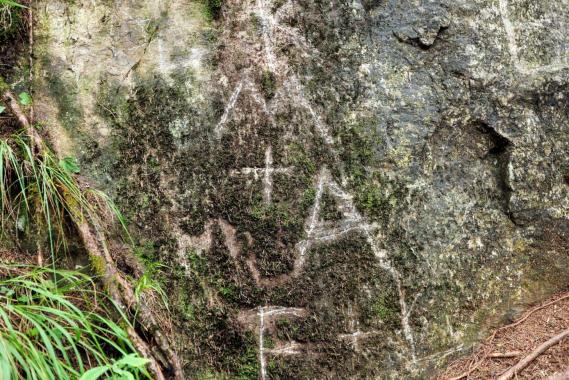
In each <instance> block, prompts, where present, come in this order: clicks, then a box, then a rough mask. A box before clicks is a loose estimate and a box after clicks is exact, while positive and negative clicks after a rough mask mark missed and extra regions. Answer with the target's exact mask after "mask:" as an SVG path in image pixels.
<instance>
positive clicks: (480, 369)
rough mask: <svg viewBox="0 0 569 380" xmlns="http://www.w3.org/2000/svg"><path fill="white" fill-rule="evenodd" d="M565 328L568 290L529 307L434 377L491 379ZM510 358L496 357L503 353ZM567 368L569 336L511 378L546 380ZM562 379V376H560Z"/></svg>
mask: <svg viewBox="0 0 569 380" xmlns="http://www.w3.org/2000/svg"><path fill="white" fill-rule="evenodd" d="M568 328H569V293H563V294H557V295H556V296H554V297H552V298H550V299H548V300H546V301H544V302H543V303H542V304H540V305H537V306H536V307H533V308H531V309H529V310H528V311H527V312H526V313H524V314H523V316H522V317H521V318H520V319H518V320H517V321H516V322H514V323H512V324H511V325H507V326H504V327H501V328H498V329H497V330H495V331H494V332H493V333H492V335H491V336H490V337H489V338H488V339H487V340H486V341H485V342H483V343H482V344H480V345H479V346H478V347H477V348H475V350H474V353H473V354H471V355H470V356H467V357H464V358H461V359H458V360H457V361H455V362H454V363H452V364H451V365H450V366H449V367H448V368H447V369H446V370H445V371H444V372H442V373H441V374H439V375H438V376H437V377H436V379H441V380H442V379H444V380H450V379H458V378H460V376H462V377H461V378H462V379H468V380H476V379H495V378H497V377H498V376H499V375H500V374H502V373H503V372H505V371H506V370H508V369H509V368H510V367H512V366H514V365H515V364H517V363H518V362H519V361H520V360H521V359H522V358H524V357H526V356H527V355H529V354H530V353H531V352H532V351H534V350H535V349H536V348H537V347H538V346H539V345H541V344H542V343H544V342H546V341H547V340H549V339H550V338H552V337H553V336H555V335H557V334H559V333H561V332H562V331H563V330H566V329H568ZM506 353H508V354H515V355H514V356H513V357H501V358H500V357H498V356H501V355H503V354H506ZM567 370H569V338H567V339H564V340H562V341H561V342H560V343H559V344H557V345H554V346H552V347H551V348H549V349H548V350H546V351H545V352H544V353H543V354H541V355H540V356H539V357H537V358H536V359H535V360H534V361H533V362H531V363H530V364H529V365H528V366H527V367H526V368H525V369H524V370H522V371H521V372H520V373H518V374H517V377H516V376H514V379H532V380H533V379H549V378H550V377H552V376H554V375H557V374H560V373H562V372H564V371H567ZM561 378H563V379H566V378H565V377H561Z"/></svg>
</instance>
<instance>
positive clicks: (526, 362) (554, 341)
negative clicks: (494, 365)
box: [498, 329, 569, 380]
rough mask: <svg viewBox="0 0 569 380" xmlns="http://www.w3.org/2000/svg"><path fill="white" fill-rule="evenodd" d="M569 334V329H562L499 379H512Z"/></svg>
mask: <svg viewBox="0 0 569 380" xmlns="http://www.w3.org/2000/svg"><path fill="white" fill-rule="evenodd" d="M568 336H569V329H567V330H564V331H562V332H561V333H559V334H557V335H555V336H554V337H552V338H551V339H549V340H548V341H547V342H544V343H542V344H541V345H540V346H539V347H538V348H536V349H535V350H533V351H532V352H531V353H530V354H529V355H528V356H526V357H525V358H523V359H522V360H520V361H519V362H518V363H517V364H516V365H515V366H513V367H510V368H509V369H508V370H507V371H506V372H504V373H503V374H502V375H501V376H500V377H498V380H510V379H511V378H513V377H514V376H515V375H517V374H518V373H520V372H521V371H522V370H523V369H524V368H526V367H527V366H528V365H529V364H530V363H531V362H532V361H534V360H535V358H537V357H538V356H539V355H541V354H543V353H544V352H545V351H547V350H548V349H549V348H550V347H551V346H553V345H556V344H557V343H559V342H561V341H562V340H563V339H565V338H566V337H568Z"/></svg>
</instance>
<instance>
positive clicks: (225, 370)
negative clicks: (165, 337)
mask: <svg viewBox="0 0 569 380" xmlns="http://www.w3.org/2000/svg"><path fill="white" fill-rule="evenodd" d="M40 14H41V23H40V24H39V26H38V36H39V37H38V40H39V42H38V44H40V46H41V49H38V50H39V53H38V54H40V56H41V59H40V60H39V63H38V68H37V70H38V71H39V72H40V73H41V75H40V77H41V78H42V83H41V84H40V87H41V91H40V92H41V99H40V100H41V101H40V102H39V103H41V104H42V107H43V108H44V109H43V110H40V111H43V114H44V115H48V114H53V113H55V114H57V115H58V119H57V120H55V121H53V120H51V121H47V122H48V123H51V124H52V125H51V127H52V131H55V132H52V133H54V134H55V135H56V138H55V139H56V141H57V142H58V145H59V146H58V149H59V151H61V152H64V153H66V154H76V155H78V157H79V158H80V159H81V161H82V164H83V168H84V172H85V173H89V174H90V175H92V179H93V180H94V181H96V182H97V183H98V184H99V185H100V186H101V187H103V188H104V189H106V190H107V191H109V192H110V193H111V194H113V196H114V197H115V199H116V200H117V202H119V203H120V205H121V207H122V209H123V210H124V211H125V214H126V215H127V216H128V218H129V220H130V222H131V226H132V229H133V231H134V232H135V235H136V236H137V237H138V239H139V247H138V250H139V252H140V254H141V255H142V256H144V257H145V258H147V259H149V260H153V261H159V262H161V263H163V264H164V265H165V267H164V268H163V269H162V273H161V274H160V275H159V277H160V278H161V279H162V280H163V282H164V288H165V289H166V291H167V293H168V297H169V300H170V305H171V306H170V307H171V310H172V319H173V322H174V326H175V329H176V333H177V336H178V337H179V341H178V342H177V344H178V349H179V350H180V351H181V352H182V356H183V357H184V359H185V361H186V363H187V365H186V368H185V369H186V374H187V376H188V378H198V379H209V378H242V379H245V378H257V377H260V378H262V379H265V378H266V379H273V378H274V379H281V378H282V379H314V378H322V379H324V378H342V379H345V378H354V379H355V378H425V377H427V376H429V374H432V373H433V371H435V370H436V369H437V368H439V367H440V366H442V365H444V364H445V363H446V362H447V361H448V360H449V359H450V358H452V357H453V356H456V355H460V354H461V353H462V352H464V351H465V350H466V349H467V348H468V347H470V346H471V345H472V344H474V343H475V342H476V341H477V340H478V339H481V338H483V337H484V336H485V335H484V334H485V331H486V329H487V328H488V327H489V326H490V325H491V324H493V323H499V322H500V321H501V318H502V316H504V315H506V314H508V311H509V310H510V309H512V308H515V307H517V306H518V305H523V304H527V303H528V302H532V301H535V300H537V299H540V298H542V297H544V296H545V295H547V294H550V293H551V292H553V291H556V290H558V289H561V288H563V287H566V286H567V285H568V283H569V280H568V277H567V275H568V270H567V265H566V263H567V260H568V259H569V257H568V256H567V249H566V248H567V238H566V237H565V236H566V233H567V230H568V224H567V218H568V216H569V215H568V213H569V200H568V197H567V195H568V194H567V192H568V190H569V164H568V163H567V157H568V154H567V149H568V148H569V139H568V134H569V97H568V96H569V92H568V88H569V87H568V86H569V76H568V74H569V35H568V34H567V33H566V30H567V28H568V26H569V25H568V24H569V2H567V1H566V0H544V1H539V2H536V1H529V0H475V1H472V0H454V1H445V0H429V1H427V0H413V1H411V0H403V1H401V0H397V1H394V0H361V1H360V0H343V1H342V0H332V1H321V0H288V1H286V0H245V1H242V0H224V1H222V8H221V13H220V16H219V18H218V19H215V20H211V19H210V18H211V17H210V16H211V12H209V11H208V9H207V7H206V6H205V5H204V4H202V3H200V2H195V1H190V0H162V1H156V2H144V1H135V0H130V1H124V2H114V3H113V2H92V1H87V0H82V1H81V0H80V1H76V2H74V3H70V2H65V1H55V0H50V1H46V2H45V5H42V8H41V12H40ZM224 376H225V377H224Z"/></svg>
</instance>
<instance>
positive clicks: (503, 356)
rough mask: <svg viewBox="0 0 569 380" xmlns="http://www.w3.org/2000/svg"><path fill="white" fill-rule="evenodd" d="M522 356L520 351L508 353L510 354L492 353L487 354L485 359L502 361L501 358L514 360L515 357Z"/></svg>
mask: <svg viewBox="0 0 569 380" xmlns="http://www.w3.org/2000/svg"><path fill="white" fill-rule="evenodd" d="M521 354H522V352H521V351H510V352H503V353H502V352H494V353H491V354H489V355H488V356H487V357H488V358H494V359H503V358H515V357H517V356H520V355H521Z"/></svg>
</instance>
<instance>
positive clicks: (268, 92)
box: [261, 70, 277, 99]
mask: <svg viewBox="0 0 569 380" xmlns="http://www.w3.org/2000/svg"><path fill="white" fill-rule="evenodd" d="M276 88H277V84H276V78H275V74H273V73H272V72H271V71H269V70H265V71H264V72H263V75H262V77H261V90H263V94H264V95H265V98H267V99H272V98H273V97H274V96H275V91H276Z"/></svg>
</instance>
